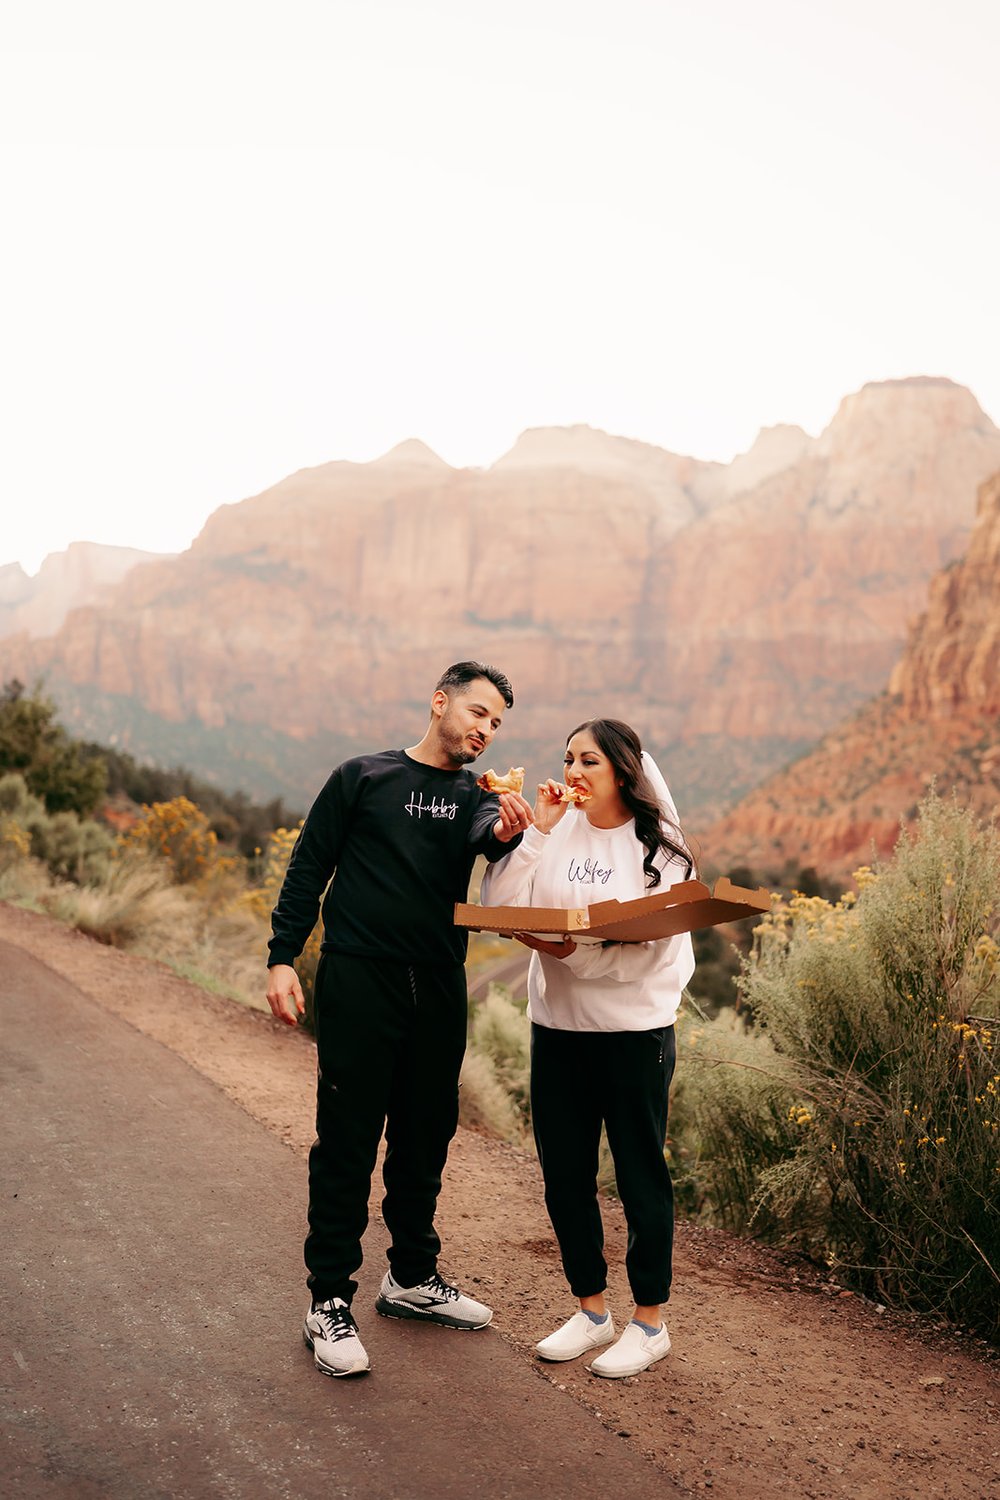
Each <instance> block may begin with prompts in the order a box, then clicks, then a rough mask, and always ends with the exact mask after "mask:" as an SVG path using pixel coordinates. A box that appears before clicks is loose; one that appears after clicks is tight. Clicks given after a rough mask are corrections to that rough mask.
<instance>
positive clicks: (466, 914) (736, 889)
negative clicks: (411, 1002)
mask: <svg viewBox="0 0 1000 1500" xmlns="http://www.w3.org/2000/svg"><path fill="white" fill-rule="evenodd" d="M770 906H771V893H770V891H768V890H765V888H764V887H763V886H760V887H759V888H758V889H757V890H755V891H749V890H746V889H744V887H743V886H739V885H733V883H732V881H731V880H729V879H727V877H726V876H725V875H720V877H719V879H718V880H717V881H716V882H715V888H714V890H709V888H708V886H707V885H704V884H703V883H702V882H701V881H700V880H685V881H682V882H681V883H680V884H679V885H672V886H670V888H669V889H668V890H665V891H654V892H653V894H652V895H650V896H639V897H638V898H637V899H636V900H635V901H598V902H597V903H596V904H595V905H593V906H576V907H572V906H571V907H565V908H564V907H557V906H472V905H470V904H469V903H467V902H464V901H459V902H457V903H456V905H455V925H456V927H467V928H469V929H470V930H471V931H473V932H495V933H497V934H498V935H499V936H500V937H513V935H514V934H515V933H516V932H532V933H535V934H536V935H537V936H538V937H543V938H549V937H553V938H562V937H565V936H567V935H568V936H570V937H572V938H574V939H575V940H576V941H577V942H578V943H581V942H582V943H587V942H590V943H608V942H612V943H648V942H651V941H652V940H653V939H655V938H667V937H676V935H677V934H678V933H680V932H695V931H696V930H697V929H698V928H700V927H718V926H719V924H720V923H721V922H738V921H740V920H741V919H742V918H743V917H759V916H760V915H761V913H762V912H765V911H768V910H770Z"/></svg>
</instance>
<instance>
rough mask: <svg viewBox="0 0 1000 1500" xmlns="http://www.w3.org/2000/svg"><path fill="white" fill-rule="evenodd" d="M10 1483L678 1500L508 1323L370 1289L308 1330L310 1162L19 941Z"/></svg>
mask: <svg viewBox="0 0 1000 1500" xmlns="http://www.w3.org/2000/svg"><path fill="white" fill-rule="evenodd" d="M0 1131H2V1141H3V1149H2V1154H0V1187H2V1194H3V1197H2V1202H3V1215H2V1220H0V1232H2V1235H3V1255H2V1258H0V1318H2V1325H0V1494H2V1495H3V1496H4V1497H14V1496H16V1497H25V1500H98V1497H99V1500H168V1497H169V1500H187V1497H191V1500H201V1497H215V1496H219V1497H226V1500H242V1497H254V1500H256V1497H267V1500H271V1497H294V1500H299V1497H302V1500H310V1497H313V1496H315V1497H317V1500H319V1497H322V1500H338V1497H339V1500H390V1497H391V1500H468V1497H472V1496H475V1497H477V1500H535V1497H538V1500H542V1497H543V1496H544V1497H555V1500H561V1497H563V1496H565V1497H570V1496H572V1497H573V1500H589V1497H594V1500H597V1497H600V1500H607V1496H608V1495H609V1493H611V1494H614V1495H615V1496H616V1500H633V1497H634V1500H647V1497H649V1500H653V1497H656V1500H664V1497H666V1496H669V1495H670V1494H673V1493H677V1492H676V1491H675V1489H674V1487H673V1485H672V1484H671V1482H670V1480H669V1479H667V1477H666V1476H664V1475H663V1474H662V1473H660V1472H658V1471H657V1470H655V1469H654V1468H653V1467H652V1466H651V1465H649V1464H647V1463H645V1462H644V1461H643V1460H642V1459H640V1458H638V1457H636V1456H635V1455H634V1454H633V1453H632V1452H631V1451H630V1450H629V1448H628V1447H627V1445H626V1444H625V1443H624V1442H623V1441H622V1440H621V1439H620V1438H618V1437H616V1436H615V1435H614V1434H612V1433H610V1432H608V1431H606V1430H605V1429H604V1428H603V1427H601V1426H600V1425H599V1424H598V1423H597V1422H595V1421H594V1420H593V1419H591V1418H589V1417H588V1416H587V1415H586V1414H585V1413H584V1412H582V1411H581V1410H580V1408H579V1407H577V1406H576V1405H575V1403H573V1402H572V1401H571V1400H570V1399H569V1397H568V1396H564V1395H563V1394H562V1393H560V1392H559V1391H557V1390H556V1389H555V1388H554V1387H553V1386H551V1385H550V1384H549V1383H548V1382H547V1381H544V1380H541V1379H539V1377H538V1376H537V1374H536V1373H534V1371H533V1370H532V1368H531V1366H530V1365H529V1364H526V1363H525V1361H524V1360H523V1359H522V1358H520V1357H519V1356H518V1355H517V1354H515V1352H514V1351H513V1350H511V1349H510V1348H509V1347H508V1346H507V1345H505V1344H504V1343H503V1342H502V1340H501V1339H500V1338H499V1336H498V1335H497V1334H495V1333H494V1332H493V1331H492V1330H489V1329H487V1330H485V1331H483V1332H482V1333H477V1334H460V1333H451V1332H448V1331H446V1330H444V1329H436V1328H428V1327H419V1326H411V1325H408V1324H401V1323H398V1322H395V1321H389V1320H386V1319H381V1318H379V1317H377V1315H376V1314H375V1313H374V1312H373V1311H371V1310H370V1305H371V1301H372V1297H373V1295H374V1291H375V1286H376V1283H377V1280H378V1278H379V1277H380V1275H381V1269H382V1266H383V1265H384V1260H383V1255H382V1252H383V1250H384V1237H383V1233H382V1229H381V1226H380V1225H373V1226H372V1229H371V1230H370V1231H369V1239H368V1242H367V1248H368V1252H369V1260H368V1262H367V1264H366V1266H365V1268H364V1270H363V1271H362V1273H361V1291H360V1293H359V1297H358V1301H357V1303H356V1306H355V1311H356V1312H357V1313H358V1316H359V1321H360V1322H361V1323H362V1331H363V1334H364V1337H365V1342H366V1344H367V1345H368V1347H369V1350H370V1352H371V1355H372V1361H373V1366H374V1369H373V1372H372V1374H370V1375H368V1376H366V1377H362V1378H360V1379H356V1380H351V1381H346V1380H331V1379H328V1378H325V1377H323V1376H320V1375H318V1374H316V1373H315V1372H314V1370H313V1368H312V1362H311V1357H310V1356H309V1354H308V1353H307V1351H306V1350H305V1348H304V1347H303V1345H302V1343H301V1340H300V1334H299V1328H300V1324H301V1317H302V1311H303V1295H302V1287H301V1274H302V1272H301V1261H300V1242H301V1234H302V1222H301V1221H302V1207H303V1202H304V1192H305V1181H304V1177H305V1171H304V1163H303V1162H302V1161H301V1159H300V1158H299V1157H298V1156H296V1155H295V1154H294V1153H293V1152H292V1151H291V1150H289V1149H288V1148H287V1147H285V1146H283V1145H282V1144H281V1142H280V1141H278V1140H277V1139H276V1138H275V1137H273V1136H272V1135H270V1134H269V1133H268V1132H267V1131H266V1130H265V1129H264V1128H263V1127H262V1126H260V1125H259V1124H257V1122H256V1121H254V1120H252V1119H251V1118H250V1117H249V1116H247V1115H246V1114H244V1113H243V1112H242V1110H240V1109H239V1108H238V1107H237V1106H236V1105H235V1104H233V1103H232V1102H231V1101H230V1100H229V1099H227V1098H226V1096H225V1095H224V1094H222V1093H221V1092H220V1091H219V1090H217V1089H216V1088H215V1087H214V1086H213V1085H212V1084H211V1083H209V1082H208V1081H207V1080H206V1079H204V1078H202V1077H201V1076H200V1074H197V1073H195V1072H194V1071H193V1070H192V1069H191V1068H189V1067H188V1066H187V1065H186V1064H185V1063H183V1062H182V1061H181V1060H180V1059H179V1058H177V1057H176V1056H175V1055H174V1054H173V1053H172V1052H169V1051H167V1050H166V1049H165V1048H163V1047H161V1046H160V1045H159V1044H158V1043H156V1042H153V1041H151V1040H150V1039H149V1038H148V1037H145V1036H143V1035H141V1034H140V1033H139V1032H137V1031H134V1030H133V1029H132V1028H131V1027H130V1026H128V1025H127V1024H126V1023H125V1022H123V1021H121V1020H119V1019H117V1018H116V1017H113V1016H110V1015H108V1014H107V1013H105V1012H104V1011H103V1010H101V1009H100V1007H99V1006H97V1005H95V1004H94V1003H93V1002H92V1001H90V1000H88V999H87V998H86V997H85V996H83V995H81V994H80V993H79V991H77V990H76V989H74V988H73V986H72V985H70V984H69V983H68V982H67V981H65V980H64V979H62V978H61V977H60V976H58V975H56V974H55V973H53V972H52V971H51V970H49V969H47V968H46V967H45V966H44V965H43V964H41V963H39V962H37V961H35V960H33V959H31V958H29V957H28V956H27V955H26V954H24V952H23V951H22V950H21V949H18V948H14V947H11V946H9V945H7V944H2V943H0Z"/></svg>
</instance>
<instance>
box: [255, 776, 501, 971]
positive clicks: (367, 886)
mask: <svg viewBox="0 0 1000 1500" xmlns="http://www.w3.org/2000/svg"><path fill="white" fill-rule="evenodd" d="M499 810H500V804H499V802H498V800H497V798H496V796H494V795H493V794H492V793H489V792H483V791H481V790H480V788H479V787H478V786H477V785H476V773H475V772H474V771H470V770H467V769H465V768H464V767H463V768H461V769H460V770H455V771H444V770H439V769H438V768H437V767H436V766H425V765H423V764H422V763H421V762H420V761H416V760H413V759H412V758H411V757H410V756H409V755H407V753H406V751H405V750H384V751H382V752H381V753H380V754H378V755H359V756H356V757H355V758H354V759H352V760H345V761H344V763H343V765H341V766H338V767H337V769H336V770H335V771H334V773H333V775H332V776H331V777H330V779H329V781H328V782H327V783H326V786H325V787H324V788H323V790H322V791H321V792H320V794H319V796H318V797H317V798H316V801H315V802H314V803H313V805H312V807H311V808H310V810H309V815H308V817H307V818H306V820H305V823H304V825H303V828H302V831H301V833H300V834H299V837H298V839H297V840H296V843H295V847H294V849H293V850H292V855H291V859H290V860H289V862H288V871H287V873H286V875H285V880H284V884H283V885H282V887H281V893H280V895H279V897H278V904H277V906H276V907H275V908H274V911H273V912H272V914H271V922H272V927H273V932H274V935H273V937H272V938H271V941H270V943H269V944H268V947H269V948H270V953H271V956H270V958H269V960H268V962H269V964H272V965H273V964H290V963H293V962H294V960H295V959H296V958H297V957H298V955H299V954H300V953H301V951H302V949H303V947H304V945H305V943H306V940H307V938H308V937H309V934H310V933H311V932H312V929H313V927H314V926H315V924H316V915H317V912H318V910H319V902H320V897H321V896H322V894H323V891H324V890H325V888H326V885H327V882H328V881H329V880H330V877H331V875H334V872H336V873H335V878H334V880H333V883H332V884H331V885H330V889H329V891H328V892H327V896H326V900H325V901H324V902H323V949H324V950H325V951H334V952H338V953H353V954H356V955H358V956H361V957H370V958H396V959H401V960H403V961H404V962H408V963H427V962H434V961H445V962H451V963H461V962H462V961H463V960H464V958H465V950H466V947H467V941H468V940H467V936H466V933H465V932H464V930H462V929H460V928H458V927H456V926H455V925H454V905H455V902H456V901H464V900H465V899H466V896H467V894H468V889H469V876H470V875H471V873H472V866H473V863H474V862H475V859H476V856H477V855H478V854H483V855H485V856H486V858H487V859H488V860H491V861H492V860H496V859H500V858H501V856H502V855H504V854H508V853H509V852H510V851H511V849H515V848H516V847H517V845H518V844H519V843H520V835H518V837H517V838H514V839H511V841H510V842H509V843H507V844H501V843H499V842H498V840H497V839H495V838H494V837H493V825H494V824H495V823H496V820H497V818H498V816H499Z"/></svg>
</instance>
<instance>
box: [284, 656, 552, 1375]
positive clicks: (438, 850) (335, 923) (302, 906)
mask: <svg viewBox="0 0 1000 1500" xmlns="http://www.w3.org/2000/svg"><path fill="white" fill-rule="evenodd" d="M513 702H514V695H513V693H512V691H511V687H510V683H509V682H508V681H507V678H506V677H505V676H504V675H503V673H502V672H499V671H497V669H496V668H495V667H491V666H486V665H484V664H483V663H481V662H474V661H464V662H458V663H457V664H456V665H455V666H452V667H449V668H448V670H447V671H446V672H445V673H444V675H443V676H442V677H441V679H440V681H439V682H438V684H437V687H436V688H435V690H434V696H433V698H432V699H431V717H430V723H429V725H428V728H427V731H426V733H425V734H424V737H423V739H422V740H421V741H420V743H419V744H417V745H413V746H411V748H410V749H408V750H387V751H383V752H382V753H381V754H377V755H362V756H357V757H356V758H355V759H353V760H348V761H345V762H344V764H343V765H341V766H339V767H338V768H337V770H335V771H334V773H333V775H332V776H331V777H330V779H329V781H328V782H327V784H326V786H325V787H324V788H323V790H322V791H321V792H320V794H319V796H318V797H317V799H316V801H315V803H314V804H313V806H312V808H311V809H310V812H309V815H308V817H307V818H306V821H305V824H304V826H303V828H302V832H301V833H300V834H299V837H298V840H297V842H296V844H295V848H294V849H293V850H292V856H291V859H290V860H289V863H288V871H287V873H286V875H285V880H284V883H283V885H282V887H281V892H280V894H279V896H278V904H277V906H276V907H275V909H274V912H273V913H272V925H273V937H272V938H271V941H270V944H269V948H270V961H269V967H270V983H269V985H268V991H267V998H268V1003H269V1004H270V1007H271V1010H272V1011H273V1013H274V1015H275V1016H277V1017H278V1019H279V1020H282V1021H285V1022H287V1023H288V1024H289V1025H292V1026H294V1025H295V1024H296V1015H297V1013H298V1014H299V1015H301V1014H302V1013H303V1011H304V1009H305V1006H304V1002H303V997H302V990H301V987H300V985H299V981H298V977H297V976H296V973H295V970H294V968H293V967H292V965H293V963H294V961H295V959H296V958H297V957H298V955H299V953H300V952H301V951H302V948H303V945H304V944H305V942H306V939H307V938H308V936H309V934H310V932H311V931H312V929H313V926H314V925H315V922H316V915H317V912H318V909H319V901H320V897H321V896H322V894H323V891H324V889H325V888H326V886H327V883H328V881H329V880H330V877H331V875H334V872H336V875H335V878H334V880H333V883H332V885H331V886H330V889H329V891H328V893H327V896H326V900H325V901H324V903H323V928H324V931H323V943H322V956H321V958H320V963H319V968H318V970H317V973H316V996H315V1017H316V1047H317V1055H318V1062H319V1080H318V1089H317V1105H316V1142H315V1144H314V1146H313V1148H312V1151H311V1152H310V1155H309V1234H308V1237H307V1239H306V1246H305V1259H306V1266H307V1268H308V1271H309V1277H308V1284H309V1288H310V1290H311V1292H312V1299H313V1300H312V1307H311V1308H310V1311H309V1312H308V1313H307V1314H306V1319H305V1325H304V1328H303V1337H304V1338H305V1341H306V1343H307V1344H308V1346H309V1347H310V1348H311V1349H312V1351H313V1356H314V1358H315V1361H316V1366H317V1369H319V1370H321V1371H323V1373H324V1374H327V1375H355V1374H360V1373H362V1372H363V1371H365V1370H367V1369H368V1368H369V1360H368V1355H367V1353H366V1352H365V1349H364V1346H363V1344H362V1342H361V1339H360V1337H359V1335H358V1330H357V1325H356V1323H355V1321H354V1318H353V1316H352V1314H351V1300H352V1298H353V1296H354V1293H355V1292H356V1291H357V1282H355V1281H354V1280H353V1279H352V1278H353V1273H354V1272H355V1271H356V1270H357V1269H358V1267H359V1266H360V1264H361V1260H362V1252H361V1238H362V1235H363V1234H364V1231H365V1228H366V1227H367V1224H368V1195H369V1191H370V1188H371V1175H372V1171H373V1170H374V1166H375V1159H376V1154H377V1151H378V1144H379V1140H380V1139H381V1135H382V1130H383V1127H384V1128H385V1133H386V1155H385V1164H384V1167H383V1172H382V1176H383V1181H384V1184H385V1197H384V1199H383V1202H382V1215H383V1218H384V1220H385V1224H386V1228H387V1229H388V1230H389V1234H390V1237H391V1245H390V1249H389V1252H388V1257H389V1271H388V1272H387V1274H386V1276H385V1278H384V1280H383V1282H382V1286H381V1290H380V1292H379V1295H378V1299H377V1301H376V1303H375V1306H376V1308H377V1309H378V1311H379V1312H380V1313H383V1314H384V1315H385V1316H387V1317H398V1318H419V1319H422V1320H423V1321H424V1322H431V1323H438V1324H442V1325H443V1326H445V1327H449V1328H483V1327H485V1326H486V1324H487V1323H488V1322H489V1321H490V1318H491V1317H492V1316H493V1314H492V1312H491V1310H490V1309H489V1308H488V1307H484V1306H483V1305H482V1303H480V1302H475V1301H474V1300H473V1299H472V1298H471V1297H466V1296H464V1295H463V1294H462V1293H461V1292H460V1291H459V1290H458V1288H457V1287H454V1286H450V1285H449V1284H448V1283H447V1282H446V1281H443V1280H442V1279H441V1277H440V1276H439V1275H438V1271H437V1257H438V1253H439V1251H440V1248H441V1242H440V1240H439V1239H438V1236H437V1233H436V1231H435V1229H434V1211H435V1208H436V1205H437V1197H438V1193H439V1191H440V1188H441V1173H442V1170H443V1168H444V1164H445V1160H446V1158H447V1155H448V1146H449V1143H450V1141H451V1138H452V1136H453V1135H454V1133H455V1129H456V1126H457V1124H458V1075H459V1070H460V1068H461V1065H462V1057H463V1055H464V1052H465V1040H466V1026H467V1007H468V996H467V993H466V987H465V966H464V959H465V949H466V936H465V934H464V932H461V931H460V930H459V929H457V928H456V927H455V925H454V921H453V907H454V903H455V902H456V901H464V900H465V899H466V896H467V893H468V885H469V876H470V874H471V872H472V866H473V863H474V861H475V858H476V856H477V855H478V854H484V855H485V856H486V858H487V859H489V860H491V861H492V860H495V859H499V858H500V857H501V856H502V855H503V854H505V853H507V852H508V850H509V849H511V848H513V847H515V845H516V844H517V843H518V841H519V840H520V836H521V833H522V832H523V830H524V829H525V828H526V827H527V826H528V825H529V823H530V822H531V821H532V816H531V809H530V807H529V806H528V804H527V802H525V801H524V799H523V798H522V797H519V796H516V795H514V794H510V793H505V794H504V795H502V796H500V797H497V796H495V795H492V794H488V793H485V792H482V791H480V789H479V788H478V787H477V785H476V778H475V774H474V773H473V772H472V771H469V770H467V769H466V767H467V765H468V764H469V762H471V761H473V760H475V759H476V758H477V757H478V756H479V755H481V754H482V753H483V751H484V750H485V749H486V748H487V746H488V745H489V744H490V743H491V741H492V739H493V736H494V735H495V734H496V732H497V730H498V729H499V728H500V723H501V720H502V718H503V714H504V709H505V708H510V707H512V706H513Z"/></svg>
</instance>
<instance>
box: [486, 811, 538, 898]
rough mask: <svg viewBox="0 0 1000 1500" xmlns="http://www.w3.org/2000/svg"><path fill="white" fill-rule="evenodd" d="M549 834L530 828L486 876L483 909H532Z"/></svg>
mask: <svg viewBox="0 0 1000 1500" xmlns="http://www.w3.org/2000/svg"><path fill="white" fill-rule="evenodd" d="M547 842H548V835H547V834H544V833H539V831H538V829H537V828H533V827H532V828H529V829H527V831H526V832H525V833H524V834H523V835H522V836H521V838H520V842H519V844H518V845H517V846H516V847H515V848H514V849H513V850H510V846H509V845H508V846H507V851H506V852H505V853H504V857H503V858H502V859H499V860H498V861H497V862H496V864H493V865H490V868H489V869H488V870H487V871H486V874H485V875H484V876H483V885H482V890H481V891H480V894H479V899H480V901H481V902H482V904H483V906H530V905H531V888H532V886H533V884H534V880H535V871H536V870H537V869H538V862H539V860H540V859H541V857H542V853H543V851H544V849H545V845H546V843H547Z"/></svg>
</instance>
